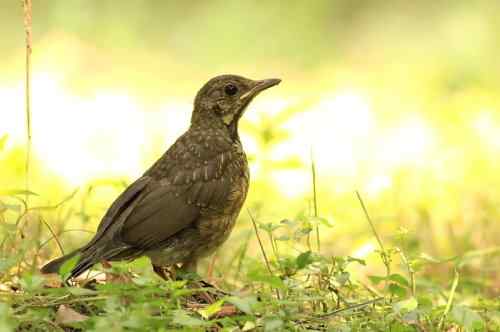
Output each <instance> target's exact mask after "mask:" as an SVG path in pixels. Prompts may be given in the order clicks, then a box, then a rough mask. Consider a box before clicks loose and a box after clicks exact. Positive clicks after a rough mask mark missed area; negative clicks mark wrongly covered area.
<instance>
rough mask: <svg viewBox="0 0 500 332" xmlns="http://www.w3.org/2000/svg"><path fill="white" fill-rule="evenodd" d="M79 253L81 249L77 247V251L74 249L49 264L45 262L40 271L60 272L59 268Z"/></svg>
mask: <svg viewBox="0 0 500 332" xmlns="http://www.w3.org/2000/svg"><path fill="white" fill-rule="evenodd" d="M78 254H80V249H76V250H75V251H72V252H70V253H69V254H66V255H64V256H62V257H59V258H56V259H54V260H53V261H50V262H48V263H47V264H45V265H44V266H43V267H42V268H41V269H40V272H42V273H58V272H59V269H60V268H61V266H62V265H63V264H64V263H65V262H66V261H68V260H70V259H71V258H73V257H75V256H76V255H78Z"/></svg>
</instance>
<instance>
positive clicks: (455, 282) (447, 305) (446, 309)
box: [438, 269, 460, 330]
mask: <svg viewBox="0 0 500 332" xmlns="http://www.w3.org/2000/svg"><path fill="white" fill-rule="evenodd" d="M459 278H460V274H459V273H458V271H457V269H455V277H454V278H453V284H452V285H451V290H450V295H449V296H448V302H447V303H446V308H445V309H444V312H443V315H442V316H441V319H440V320H439V325H438V326H439V329H440V330H441V329H442V327H443V324H444V320H445V318H446V316H447V315H448V313H449V312H450V309H451V304H452V303H453V297H454V296H455V291H456V290H457V286H458V280H459Z"/></svg>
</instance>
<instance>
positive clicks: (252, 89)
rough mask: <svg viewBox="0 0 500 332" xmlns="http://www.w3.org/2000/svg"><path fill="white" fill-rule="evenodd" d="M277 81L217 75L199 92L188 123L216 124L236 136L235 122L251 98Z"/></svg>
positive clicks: (278, 80)
mask: <svg viewBox="0 0 500 332" xmlns="http://www.w3.org/2000/svg"><path fill="white" fill-rule="evenodd" d="M280 82H281V80H280V79H277V78H271V79H266V80H259V81H254V80H251V79H248V78H245V77H242V76H237V75H220V76H216V77H214V78H212V79H211V80H210V81H208V82H207V83H205V85H204V86H203V87H202V88H201V89H200V91H198V94H197V95H196V98H195V101H194V110H193V116H192V118H191V123H193V124H202V123H203V122H216V123H217V124H219V125H224V126H227V127H228V128H229V129H230V130H231V131H234V133H235V134H236V130H237V126H238V120H239V119H240V118H241V116H242V115H243V112H244V111H245V109H246V107H247V106H248V104H249V103H250V102H251V101H252V100H253V98H255V96H257V95H258V94H259V93H260V92H261V91H263V90H265V89H267V88H270V87H272V86H275V85H277V84H279V83H280Z"/></svg>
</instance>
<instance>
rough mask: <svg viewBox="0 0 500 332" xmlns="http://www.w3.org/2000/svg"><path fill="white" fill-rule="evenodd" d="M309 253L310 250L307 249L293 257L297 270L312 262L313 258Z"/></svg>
mask: <svg viewBox="0 0 500 332" xmlns="http://www.w3.org/2000/svg"><path fill="white" fill-rule="evenodd" d="M311 254H312V252H311V251H310V250H309V251H306V252H303V253H301V254H300V255H298V256H297V258H296V259H295V264H296V265H297V268H298V269H299V270H301V269H303V268H305V267H306V266H308V265H309V264H311V263H313V262H314V260H313V259H312V257H311Z"/></svg>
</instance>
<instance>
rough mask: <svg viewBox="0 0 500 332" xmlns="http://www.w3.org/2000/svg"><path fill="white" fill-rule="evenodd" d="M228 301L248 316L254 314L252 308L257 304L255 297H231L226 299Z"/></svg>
mask: <svg viewBox="0 0 500 332" xmlns="http://www.w3.org/2000/svg"><path fill="white" fill-rule="evenodd" d="M226 301H227V302H229V303H231V304H234V305H235V306H236V307H237V308H238V309H240V310H241V311H243V312H244V313H246V314H248V315H252V314H253V310H252V307H253V306H254V305H255V304H256V303H257V300H256V299H255V297H253V296H247V297H237V296H230V297H227V298H226Z"/></svg>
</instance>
